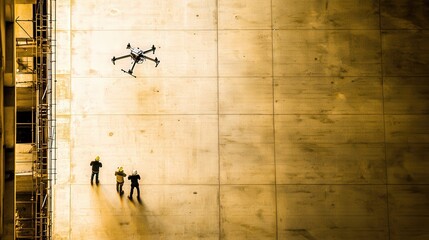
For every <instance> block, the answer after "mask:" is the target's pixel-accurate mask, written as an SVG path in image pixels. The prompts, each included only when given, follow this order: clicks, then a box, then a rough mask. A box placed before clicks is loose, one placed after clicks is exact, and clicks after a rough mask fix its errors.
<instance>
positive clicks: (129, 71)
mask: <svg viewBox="0 0 429 240" xmlns="http://www.w3.org/2000/svg"><path fill="white" fill-rule="evenodd" d="M121 70H122V72H124V73H128V74H129V75H131V76H133V77H134V78H136V76H134V75H133V71H131V69H130V70H128V71H125V70H124V69H121Z"/></svg>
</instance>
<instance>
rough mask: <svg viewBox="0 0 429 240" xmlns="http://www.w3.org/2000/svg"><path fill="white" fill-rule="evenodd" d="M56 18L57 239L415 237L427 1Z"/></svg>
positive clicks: (171, 6)
mask: <svg viewBox="0 0 429 240" xmlns="http://www.w3.org/2000/svg"><path fill="white" fill-rule="evenodd" d="M57 5H58V8H57V20H58V21H57V30H58V31H57V43H58V48H57V52H58V55H57V59H58V62H57V80H58V83H57V84H58V92H57V94H58V101H57V103H58V108H57V109H58V112H57V117H58V118H57V126H58V132H57V137H58V139H57V140H58V147H59V149H58V161H57V172H58V175H57V176H58V178H57V185H56V193H55V194H56V198H55V199H56V202H55V203H56V209H55V219H54V220H55V221H54V233H55V237H56V239H89V238H93V239H118V238H120V237H124V236H126V237H125V238H129V239H153V238H162V239H404V238H406V239H424V238H426V237H428V236H429V231H428V230H426V229H428V223H429V221H428V215H429V214H428V213H429V208H428V206H429V204H428V203H429V200H428V199H429V197H428V196H429V187H428V185H427V184H428V180H427V179H429V178H428V170H429V169H428V168H429V165H428V164H427V162H428V160H429V159H428V156H429V155H428V154H427V152H428V147H429V145H428V144H429V127H428V124H427V122H428V120H429V115H428V113H429V104H428V99H429V98H428V93H429V91H428V90H429V85H428V75H429V70H428V68H427V65H428V63H429V54H428V49H429V45H428V42H427V37H428V31H427V26H428V21H429V20H428V16H429V14H428V13H429V6H428V4H427V2H426V1H424V0H419V1H411V0H408V1H407V0H399V1H388V0H380V1H379V0H362V1H355V0H331V1H328V0H306V1H302V0H272V1H259V0H228V1H227V0H219V1H215V0H204V1H196V0H195V1H194V0H188V1H173V0H171V1H144V2H142V1H138V0H134V1H122V2H121V1H107V2H106V1H101V0H98V1H97V0H94V1H87V0H75V1H59V2H58V3H57ZM127 43H131V44H132V45H133V46H138V47H140V48H142V49H145V48H149V47H150V46H151V45H152V44H155V46H156V47H157V50H156V54H155V55H154V56H157V57H158V58H159V59H160V60H161V63H160V65H159V66H158V67H157V68H154V64H153V63H152V62H145V63H144V64H142V65H137V66H136V69H135V71H134V74H135V75H136V76H137V78H135V79H134V78H132V77H131V76H129V75H126V74H124V73H123V72H122V71H121V68H123V69H125V70H127V69H128V68H129V67H130V61H129V60H121V61H118V62H117V64H116V65H112V63H111V61H110V59H111V58H112V57H113V56H120V55H124V54H127V50H126V49H125V46H126V44H127ZM97 155H99V156H100V157H101V161H102V163H103V168H102V170H101V173H100V179H101V184H100V185H98V186H96V185H93V186H91V185H90V183H89V181H90V173H91V170H90V167H89V162H90V161H91V160H92V159H93V158H94V157H95V156H97ZM118 166H123V167H124V169H125V171H126V173H130V172H131V170H132V169H137V170H139V172H140V175H141V177H142V180H141V183H142V198H141V201H140V202H138V201H136V200H134V201H129V200H128V199H126V198H124V197H120V196H119V195H117V193H116V192H115V178H114V176H113V173H114V171H115V170H116V168H117V167H118ZM125 191H126V192H127V193H128V191H129V183H128V182H127V185H126V186H125Z"/></svg>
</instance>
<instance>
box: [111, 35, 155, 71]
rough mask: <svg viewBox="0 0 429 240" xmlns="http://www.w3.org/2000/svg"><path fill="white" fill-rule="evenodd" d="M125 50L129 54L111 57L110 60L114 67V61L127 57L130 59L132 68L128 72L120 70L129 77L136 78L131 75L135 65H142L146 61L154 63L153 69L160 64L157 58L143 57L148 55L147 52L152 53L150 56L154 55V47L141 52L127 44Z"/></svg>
mask: <svg viewBox="0 0 429 240" xmlns="http://www.w3.org/2000/svg"><path fill="white" fill-rule="evenodd" d="M127 49H130V54H128V55H125V56H121V57H115V56H113V58H112V63H113V65H115V61H116V60H119V59H123V58H127V57H131V59H132V60H133V61H132V62H131V64H132V67H131V68H130V69H129V70H128V71H125V70H124V69H121V70H122V72H124V73H128V74H129V75H131V76H133V77H136V76H134V75H133V70H134V66H136V64H137V63H138V64H141V63H143V62H144V60H146V59H147V60H150V61H152V62H154V63H155V67H158V64H159V62H160V61H159V60H158V58H155V59H154V58H150V57H148V56H146V55H145V54H146V53H149V52H152V54H155V50H156V47H155V46H154V45H152V48H151V49H149V50H146V51H143V50H141V49H140V48H138V47H137V48H133V47H131V44H129V43H128V44H127Z"/></svg>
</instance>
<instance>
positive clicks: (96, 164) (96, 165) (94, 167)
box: [89, 156, 103, 185]
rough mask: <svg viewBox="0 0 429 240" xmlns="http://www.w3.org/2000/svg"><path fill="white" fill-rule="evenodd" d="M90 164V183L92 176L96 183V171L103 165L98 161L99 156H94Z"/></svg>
mask: <svg viewBox="0 0 429 240" xmlns="http://www.w3.org/2000/svg"><path fill="white" fill-rule="evenodd" d="M89 165H90V166H92V174H91V185H92V184H93V183H92V182H93V180H94V176H95V183H96V184H97V185H98V183H99V181H98V173H99V172H100V168H101V167H103V164H101V162H100V157H99V156H97V157H95V160H94V161H92V162H91V163H90V164H89Z"/></svg>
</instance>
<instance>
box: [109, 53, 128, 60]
mask: <svg viewBox="0 0 429 240" xmlns="http://www.w3.org/2000/svg"><path fill="white" fill-rule="evenodd" d="M127 57H131V54H128V55H125V56H121V57H113V58H112V61H116V60H119V59H123V58H127Z"/></svg>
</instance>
